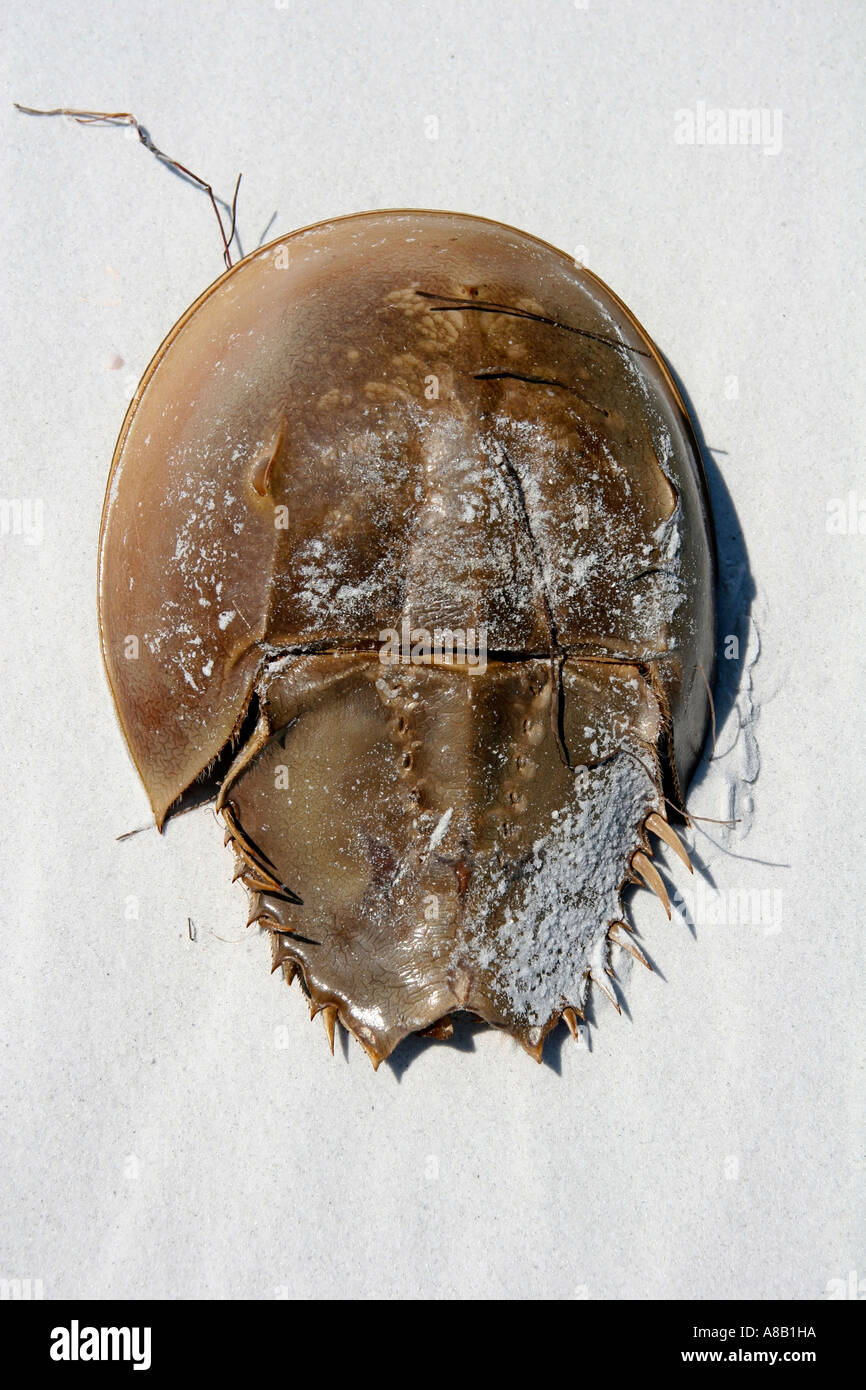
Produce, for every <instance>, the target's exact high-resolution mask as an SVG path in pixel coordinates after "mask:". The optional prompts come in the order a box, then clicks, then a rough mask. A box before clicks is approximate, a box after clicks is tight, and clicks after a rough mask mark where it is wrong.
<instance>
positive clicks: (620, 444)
mask: <svg viewBox="0 0 866 1390" xmlns="http://www.w3.org/2000/svg"><path fill="white" fill-rule="evenodd" d="M714 590H715V581H714V561H713V542H712V528H711V520H710V513H709V505H708V500H707V493H706V487H705V483H704V478H703V473H702V469H701V464H700V456H699V452H698V448H697V445H696V443H695V439H694V436H693V434H692V431H691V428H690V426H689V422H688V418H687V415H686V411H685V408H684V406H683V403H682V400H681V398H680V396H679V394H678V392H677V390H676V387H675V386H674V383H673V381H672V379H671V376H670V374H669V372H668V370H667V368H666V367H665V365H664V363H663V362H662V360H661V358H660V356H659V354H658V352H657V350H656V349H655V347H654V346H653V344H652V343H651V341H650V340H649V338H648V337H647V335H646V333H645V332H644V331H643V329H642V328H641V327H640V325H639V324H638V323H637V321H636V320H635V319H634V317H633V315H632V314H631V313H630V312H629V311H628V310H627V309H626V308H625V306H624V305H623V304H622V303H621V301H620V300H618V299H617V298H616V296H615V295H613V294H612V293H611V291H610V290H609V289H607V288H606V286H604V285H603V284H602V283H601V282H600V281H599V280H598V279H596V277H595V276H593V275H592V274H591V273H590V272H588V271H586V270H584V269H583V268H580V267H578V266H576V265H575V264H574V263H573V262H571V261H570V260H569V259H568V258H567V257H565V256H564V255H562V254H561V253H560V252H558V251H555V250H554V249H553V248H552V247H550V246H548V245H546V244H545V243H543V242H541V241H538V240H537V239H536V238H534V237H531V236H528V235H526V234H525V233H523V232H519V231H516V230H514V229H513V228H510V227H505V226H501V225H499V224H497V223H493V222H489V221H485V220H483V219H480V218H475V217H469V216H462V215H455V214H451V213H438V212H408V211H407V212H377V213H366V214H360V215H357V216H352V217H346V218H341V219H338V220H336V221H334V222H328V223H323V224H320V225H318V226H314V227H310V228H306V229H304V230H302V231H299V232H295V233H293V234H292V235H290V236H286V237H283V238H281V239H279V240H278V241H275V242H272V243H271V244H270V245H269V246H266V247H265V248H263V249H262V250H260V251H257V252H255V253H253V254H252V255H250V256H248V257H247V258H246V259H245V260H243V261H241V262H240V263H239V264H238V265H236V266H235V267H234V268H233V269H232V270H230V271H229V272H228V273H226V274H225V275H223V276H222V277H221V278H220V279H219V280H217V281H216V283H215V284H214V285H212V286H211V287H210V289H208V290H207V291H206V292H205V293H204V294H203V295H202V296H201V298H200V299H198V300H197V301H196V303H195V304H193V305H192V307H191V308H190V309H189V310H188V311H187V313H186V314H185V315H184V316H183V318H182V319H181V320H180V322H179V323H178V324H177V325H176V327H175V328H174V329H173V330H172V332H171V333H170V334H169V336H168V338H167V339H166V340H165V342H164V343H163V345H162V347H161V348H160V349H159V351H158V353H157V354H156V356H155V358H154V359H153V362H152V363H151V365H150V367H149V368H148V370H147V372H146V374H145V376H144V379H143V381H142V383H141V385H140V387H139V390H138V392H137V393H136V396H135V398H134V400H133V402H132V404H131V406H130V409H129V411H128V414H127V417H126V420H125V421H124V425H123V428H122V431H121V434H120V438H119V441H118V444H117V448H116V451H115V456H114V461H113V466H112V471H111V476H110V479H109V483H108V490H107V496H106V501H105V508H104V513H103V521H102V532H101V539H100V564H99V613H100V631H101V637H102V644H103V653H104V658H105V664H106V669H107V672H108V678H109V681H110V683H111V689H112V692H113V694H114V699H115V703H116V707H117V711H118V715H119V718H120V722H121V725H122V728H123V731H124V734H125V736H126V740H127V743H128V745H129V748H130V750H131V752H132V756H133V758H134V760H135V763H136V766H137V768H138V770H139V772H140V774H141V777H142V779H143V781H144V784H145V787H146V788H147V791H148V794H149V797H150V800H151V803H152V806H153V810H154V814H155V816H156V820H157V824H158V825H159V826H160V827H162V825H163V823H164V822H165V819H166V817H167V816H168V815H169V813H170V812H171V811H172V809H174V808H176V807H177V806H178V805H180V804H182V798H184V797H185V796H186V795H188V794H189V792H190V789H191V788H193V786H194V784H196V782H199V783H202V784H203V785H204V786H205V789H206V790H207V791H209V792H210V793H211V794H212V795H213V796H215V797H216V804H217V808H218V810H219V811H220V812H221V814H222V816H223V817H224V820H225V823H226V827H227V838H228V839H230V840H231V843H232V846H233V849H234V851H235V855H236V858H237V863H238V869H239V872H240V876H241V877H242V878H243V880H244V882H245V884H246V885H247V887H248V888H249V890H250V892H251V894H252V895H253V907H252V912H251V921H257V922H258V923H259V924H260V925H261V926H262V927H263V928H265V929H267V931H268V932H269V933H270V934H271V936H272V940H273V951H274V963H275V966H277V965H281V966H282V967H283V969H284V971H285V973H286V975H287V977H288V978H289V980H291V979H292V978H293V977H294V976H295V974H296V973H297V974H298V975H299V977H300V980H301V983H302V985H303V988H304V989H305V991H306V993H307V995H308V997H309V1000H310V1003H311V1006H312V1009H313V1011H314V1012H318V1011H324V1017H325V1022H326V1024H327V1026H328V1031H329V1034H330V1036H331V1040H332V1045H333V1028H334V1022H335V1020H336V1019H337V1018H339V1020H340V1021H341V1022H342V1023H343V1025H344V1026H345V1027H347V1028H348V1029H349V1030H350V1031H351V1032H352V1033H353V1034H354V1035H355V1037H356V1038H357V1039H358V1040H359V1041H360V1042H361V1043H362V1044H363V1045H364V1047H365V1048H366V1049H367V1051H368V1053H369V1055H370V1056H371V1058H372V1060H373V1061H374V1063H376V1064H377V1063H378V1061H379V1060H380V1059H381V1058H382V1057H384V1056H387V1055H388V1053H390V1051H391V1050H392V1048H393V1047H394V1046H395V1045H396V1044H397V1043H398V1042H399V1041H400V1040H401V1039H402V1038H404V1037H405V1036H406V1035H407V1034H409V1033H412V1032H419V1031H425V1030H435V1031H436V1032H438V1034H439V1035H442V1034H443V1033H445V1032H447V1030H448V1026H449V1025H448V1019H449V1016H450V1015H451V1014H452V1013H453V1012H454V1011H455V1010H468V1011H470V1012H472V1013H474V1014H476V1015H478V1016H479V1017H480V1018H482V1019H484V1020H486V1021H487V1022H488V1023H490V1024H492V1025H494V1026H496V1027H500V1028H505V1029H507V1030H509V1031H510V1032H511V1033H512V1034H513V1035H514V1036H515V1037H517V1038H518V1039H519V1040H520V1042H521V1043H522V1044H523V1046H524V1047H526V1048H527V1050H528V1051H530V1052H531V1053H532V1054H533V1055H534V1056H536V1057H538V1058H539V1059H540V1056H541V1050H542V1047H543V1042H544V1038H545V1035H546V1034H547V1033H548V1031H549V1030H550V1029H551V1028H552V1027H553V1026H554V1024H555V1023H556V1022H557V1021H558V1020H559V1019H560V1018H561V1017H565V1019H566V1021H567V1022H568V1023H569V1025H570V1026H572V1027H573V1026H574V1020H575V1016H576V1015H577V1014H579V1013H580V1012H581V1010H582V1008H583V1005H584V1003H585V1000H586V995H587V991H588V989H589V987H590V983H591V982H593V981H594V982H596V983H597V984H598V985H599V986H600V987H601V988H602V989H604V990H606V992H608V993H611V991H610V985H609V979H608V973H607V972H608V971H609V968H610V941H611V940H614V941H618V942H620V944H629V938H628V937H627V936H625V935H624V931H625V924H624V923H623V921H622V918H623V909H622V901H621V894H622V890H623V888H624V886H625V885H626V883H628V882H629V881H634V882H641V881H642V882H645V883H648V884H650V886H654V887H655V888H656V889H657V891H660V892H661V894H664V888H663V886H662V884H661V879H660V878H659V877H658V875H657V873H656V871H655V869H654V867H653V865H652V863H651V856H652V849H651V846H650V841H649V837H648V833H647V832H648V830H653V831H654V832H655V833H656V834H659V835H662V836H663V837H664V838H665V839H667V840H668V842H669V843H671V844H675V843H676V844H678V842H677V841H676V837H675V835H674V834H673V831H672V830H671V828H670V826H669V825H668V821H667V815H666V810H665V807H666V805H668V804H670V802H671V801H675V802H677V804H682V796H683V794H684V791H685V788H686V787H687V785H688V781H689V778H690V776H691V774H692V771H693V769H694V766H695V764H696V761H697V759H698V756H699V754H700V751H701V747H702V744H703V740H704V737H705V733H706V722H707V693H706V686H705V678H706V680H708V681H711V680H712V677H713V666H714V652H715V616H714V613H715V610H714ZM449 634H450V638H449ZM634 950H636V948H634ZM612 997H613V996H612Z"/></svg>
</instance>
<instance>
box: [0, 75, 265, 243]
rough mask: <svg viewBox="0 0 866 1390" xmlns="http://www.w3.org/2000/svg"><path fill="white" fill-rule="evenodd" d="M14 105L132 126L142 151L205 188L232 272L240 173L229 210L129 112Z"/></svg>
mask: <svg viewBox="0 0 866 1390" xmlns="http://www.w3.org/2000/svg"><path fill="white" fill-rule="evenodd" d="M13 105H14V106H15V108H16V110H18V111H23V112H24V114H25V115H26V116H69V117H70V118H71V119H72V120H73V121H77V122H78V124H79V125H126V126H131V127H132V128H133V130H134V131H135V133H136V134H137V136H138V138H139V140H140V141H141V143H142V145H144V148H145V149H146V150H149V151H150V153H151V154H152V155H155V156H156V158H157V159H158V160H159V161H160V163H161V164H165V165H166V166H167V167H168V168H169V169H172V170H174V172H175V173H176V174H180V176H181V177H182V178H185V179H188V180H189V181H190V182H191V183H194V184H195V185H196V186H197V187H198V188H202V189H204V191H205V193H206V194H207V196H208V197H209V198H210V203H211V207H212V208H213V210H214V215H215V216H216V220H217V224H218V226H219V229H220V238H221V240H222V244H223V260H224V261H225V264H226V269H227V270H231V267H232V256H231V250H230V247H231V244H232V242H233V241H234V238H235V226H236V222H237V202H238V189H239V188H240V183H241V175H240V174H238V181H237V183H236V184H235V192H234V197H233V198H232V202H231V207H229V205H228V203H226V202H224V200H223V199H222V198H217V196H216V194H215V193H214V191H213V188H212V187H211V185H210V184H209V183H208V182H207V179H203V178H200V177H199V175H198V174H194V173H193V171H192V169H188V168H187V167H186V165H185V164H181V163H180V161H179V160H177V159H172V158H171V156H170V155H167V154H166V153H165V151H164V150H161V149H159V147H158V146H157V145H155V144H154V142H153V140H152V139H151V137H150V134H149V132H148V131H147V130H145V128H144V126H143V125H141V124H140V122H139V121H137V120H136V119H135V117H134V116H133V115H131V114H130V112H129V111H80V110H77V109H73V108H72V107H69V106H56V107H54V108H53V109H52V110H50V111H43V110H41V109H39V108H38V107H35V106H22V105H21V103H20V102H17V101H16V102H13ZM218 204H222V206H223V207H224V208H225V210H226V212H229V211H230V212H231V218H232V220H231V232H230V235H229V236H228V237H226V232H225V227H224V225H223V220H222V217H221V215H220V210H219V206H218Z"/></svg>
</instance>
